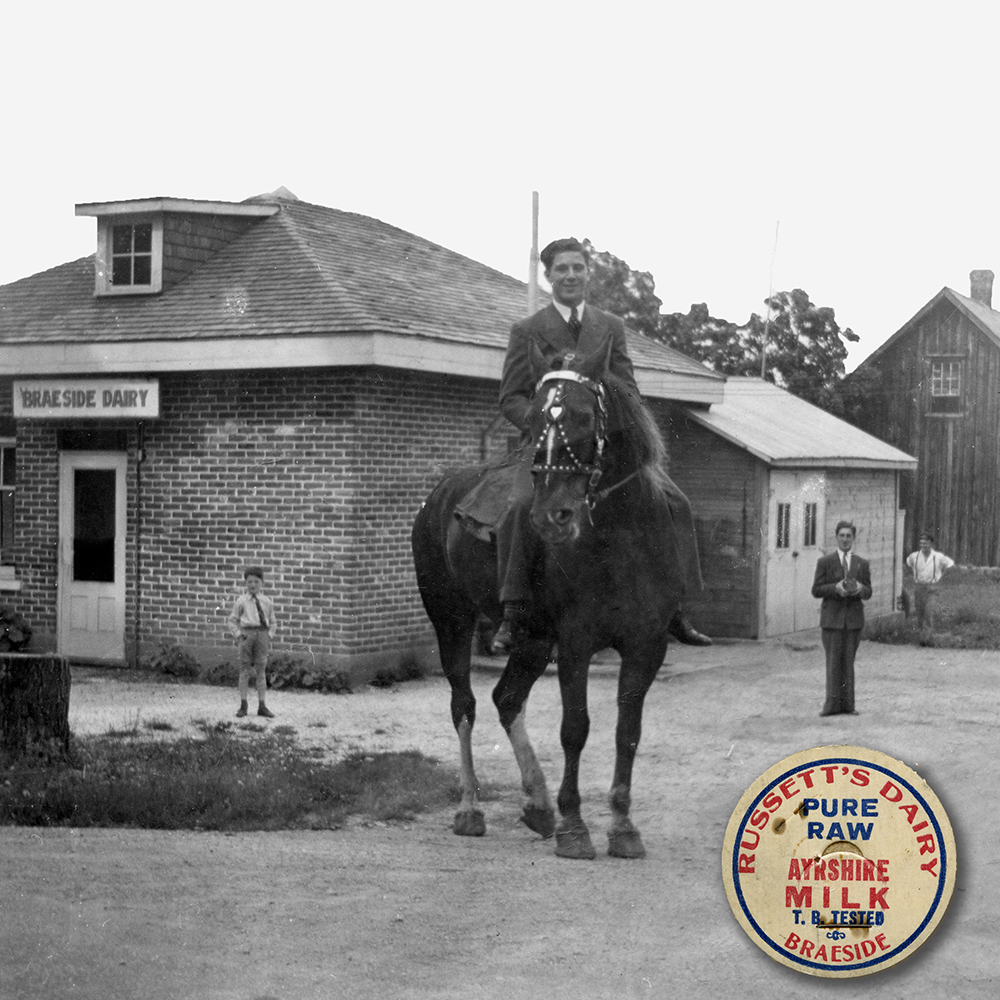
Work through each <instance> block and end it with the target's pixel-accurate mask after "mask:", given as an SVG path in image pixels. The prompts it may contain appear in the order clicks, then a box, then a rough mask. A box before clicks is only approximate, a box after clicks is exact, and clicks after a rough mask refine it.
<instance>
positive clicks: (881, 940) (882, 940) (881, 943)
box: [875, 934, 889, 951]
mask: <svg viewBox="0 0 1000 1000" xmlns="http://www.w3.org/2000/svg"><path fill="white" fill-rule="evenodd" d="M875 940H876V941H877V942H878V946H879V947H880V948H881V949H882V951H888V950H889V945H887V944H886V943H885V935H884V934H876V935H875Z"/></svg>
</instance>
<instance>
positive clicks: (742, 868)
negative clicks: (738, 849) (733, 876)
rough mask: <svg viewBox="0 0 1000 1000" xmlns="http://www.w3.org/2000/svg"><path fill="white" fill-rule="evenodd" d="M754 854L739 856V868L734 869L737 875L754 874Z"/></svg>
mask: <svg viewBox="0 0 1000 1000" xmlns="http://www.w3.org/2000/svg"><path fill="white" fill-rule="evenodd" d="M755 857H756V855H755V854H741V855H740V856H739V867H738V868H737V869H736V871H737V873H738V874H740V875H753V874H754V871H755V870H754V866H753V862H754V858H755Z"/></svg>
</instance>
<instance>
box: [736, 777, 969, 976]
mask: <svg viewBox="0 0 1000 1000" xmlns="http://www.w3.org/2000/svg"><path fill="white" fill-rule="evenodd" d="M823 764H857V765H859V766H861V767H867V768H871V769H873V770H876V771H880V772H881V773H882V774H885V775H888V776H889V777H890V778H893V779H894V780H895V781H898V782H900V783H901V784H903V785H905V786H906V788H907V789H909V791H910V792H911V793H912V795H913V797H914V798H915V799H916V800H917V801H918V802H919V803H920V804H921V805H922V806H923V809H924V812H926V813H927V815H928V816H929V817H930V820H931V824H932V825H933V828H934V832H935V833H936V834H937V838H938V839H937V842H938V846H939V848H940V857H941V872H940V874H939V876H938V888H937V892H936V893H935V894H934V902H933V904H932V905H931V907H930V909H929V910H928V911H927V916H926V917H924V919H923V920H922V921H921V923H920V926H919V927H918V928H917V929H916V930H915V931H914V932H913V933H912V934H911V935H910V936H909V937H908V938H907V939H906V940H905V941H904V942H903V943H902V944H900V945H898V946H897V947H895V948H893V949H892V951H890V952H888V953H887V954H885V955H881V956H879V957H878V958H872V959H869V960H868V961H866V962H851V963H850V964H837V965H834V964H833V963H823V962H810V961H808V960H807V959H804V958H801V957H800V956H798V955H796V954H795V953H794V952H789V951H788V950H787V949H786V948H784V947H782V946H781V945H779V944H776V943H775V942H774V941H773V940H772V939H771V938H770V937H769V936H768V935H767V934H766V933H765V932H764V931H763V929H762V928H761V926H760V924H758V923H757V921H756V920H755V919H754V916H753V914H752V913H751V912H750V909H749V908H748V906H747V904H746V900H745V899H744V898H743V890H742V888H741V887H740V877H739V872H738V871H737V869H738V868H739V844H740V841H741V840H742V839H743V831H744V830H745V829H746V825H747V822H748V821H749V819H750V816H751V814H752V813H753V811H754V809H756V807H757V804H758V803H759V802H760V800H761V799H762V798H763V797H764V796H765V795H766V794H767V793H768V792H770V791H771V789H772V788H774V787H775V785H780V784H781V782H782V780H783V779H785V778H787V777H788V776H789V775H795V774H801V773H802V771H803V770H805V769H806V768H807V767H813V768H815V767H818V766H822V765H823ZM732 861H733V888H734V889H735V890H736V896H737V898H738V899H739V901H740V909H741V910H742V911H743V913H744V914H745V916H746V918H747V920H748V921H749V922H750V924H751V926H752V927H753V928H754V930H755V931H756V932H757V934H758V936H759V938H760V940H762V941H765V942H767V944H768V945H769V946H770V947H771V949H773V950H774V951H775V952H776V953H777V954H779V955H781V957H782V959H787V960H791V961H793V962H796V963H797V964H799V965H802V966H805V967H806V968H809V969H821V970H823V971H824V972H829V971H837V972H841V971H845V970H847V969H866V968H872V967H874V966H877V965H881V964H882V963H883V962H887V961H888V960H889V959H890V958H892V957H893V956H894V955H898V954H899V953H900V952H901V951H903V950H904V949H906V948H907V947H909V945H910V944H911V943H912V942H913V941H915V940H916V939H917V938H918V937H919V936H920V935H921V934H922V933H923V932H924V929H925V928H926V927H927V923H928V921H929V920H930V919H931V917H933V916H934V914H935V913H936V912H937V908H938V906H939V905H940V904H941V895H942V893H943V892H944V887H945V882H946V881H947V872H948V864H949V860H948V845H947V843H946V842H945V839H944V837H942V836H941V827H940V825H939V824H938V819H937V816H936V815H935V813H934V811H933V810H932V809H931V808H930V807H929V806H928V805H927V802H926V800H925V799H924V797H923V796H922V795H921V794H920V793H919V792H918V791H917V790H916V789H915V788H914V787H913V785H911V784H910V783H909V782H908V781H907V780H906V779H905V778H903V777H901V776H900V775H898V774H896V773H895V771H890V770H889V769H888V768H886V767H883V766H882V765H881V764H875V763H873V762H872V761H870V760H859V759H858V758H855V757H822V758H817V759H816V760H810V761H806V762H805V763H803V764H800V765H798V766H797V767H793V768H791V769H790V770H788V771H785V772H784V773H783V774H780V775H778V777H777V778H775V779H774V780H773V781H772V782H771V783H770V784H768V785H767V786H766V787H764V788H763V789H761V791H760V794H759V795H757V797H756V798H755V799H754V800H753V802H751V803H750V805H749V806H748V807H747V810H746V813H745V814H744V816H743V821H742V822H741V823H740V825H739V827H737V831H736V839H735V841H734V842H733V858H732Z"/></svg>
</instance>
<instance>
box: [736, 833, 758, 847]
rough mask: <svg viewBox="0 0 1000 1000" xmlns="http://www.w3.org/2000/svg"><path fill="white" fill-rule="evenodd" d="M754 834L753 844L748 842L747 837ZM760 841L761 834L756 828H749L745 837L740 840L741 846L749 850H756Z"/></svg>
mask: <svg viewBox="0 0 1000 1000" xmlns="http://www.w3.org/2000/svg"><path fill="white" fill-rule="evenodd" d="M750 836H753V837H754V842H753V843H752V844H748V843H747V838H748V837H750ZM759 843H760V834H759V833H758V832H757V831H756V830H747V832H746V833H745V834H744V835H743V839H742V840H741V841H740V847H745V848H746V849H747V850H748V851H754V850H756V849H757V845H758V844H759Z"/></svg>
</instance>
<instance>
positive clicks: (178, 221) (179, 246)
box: [163, 212, 260, 291]
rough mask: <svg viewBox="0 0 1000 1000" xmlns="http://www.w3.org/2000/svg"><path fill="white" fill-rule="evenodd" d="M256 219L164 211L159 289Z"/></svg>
mask: <svg viewBox="0 0 1000 1000" xmlns="http://www.w3.org/2000/svg"><path fill="white" fill-rule="evenodd" d="M258 222H260V219H256V218H246V217H243V216H213V215H198V214H194V213H190V214H189V213H180V212H166V213H165V214H164V216H163V289H164V291H166V290H167V289H168V288H170V287H171V286H172V285H176V284H177V283H178V282H179V281H180V280H181V279H183V278H186V277H187V276H188V275H189V274H191V273H192V272H193V271H195V270H197V269H198V268H199V267H200V266H201V265H202V264H204V263H205V261H207V260H208V259H209V258H211V257H214V256H215V255H216V254H217V253H218V252H219V251H220V250H221V249H222V248H223V247H224V246H227V245H228V244H230V243H232V242H233V240H235V239H236V237H237V236H241V235H242V234H243V233H245V232H246V231H247V230H248V229H249V228H250V227H251V226H253V225H255V224H256V223H258Z"/></svg>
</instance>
